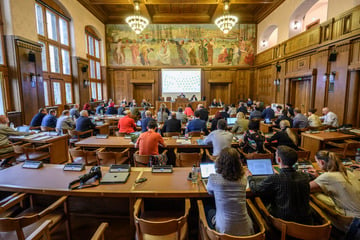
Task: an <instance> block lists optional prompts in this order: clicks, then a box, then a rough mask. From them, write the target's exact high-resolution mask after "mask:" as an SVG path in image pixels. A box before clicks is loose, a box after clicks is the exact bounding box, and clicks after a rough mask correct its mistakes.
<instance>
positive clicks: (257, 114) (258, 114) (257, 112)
mask: <svg viewBox="0 0 360 240" xmlns="http://www.w3.org/2000/svg"><path fill="white" fill-rule="evenodd" d="M261 118H262V113H261V111H260V109H259V108H258V107H255V109H254V111H252V112H251V113H250V117H249V119H250V120H251V119H261Z"/></svg>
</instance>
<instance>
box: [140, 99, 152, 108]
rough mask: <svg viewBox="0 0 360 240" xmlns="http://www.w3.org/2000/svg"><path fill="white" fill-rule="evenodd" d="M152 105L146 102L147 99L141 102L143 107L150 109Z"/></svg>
mask: <svg viewBox="0 0 360 240" xmlns="http://www.w3.org/2000/svg"><path fill="white" fill-rule="evenodd" d="M150 105H151V104H150V103H149V102H148V101H146V99H145V98H144V99H143V100H142V101H141V107H150Z"/></svg>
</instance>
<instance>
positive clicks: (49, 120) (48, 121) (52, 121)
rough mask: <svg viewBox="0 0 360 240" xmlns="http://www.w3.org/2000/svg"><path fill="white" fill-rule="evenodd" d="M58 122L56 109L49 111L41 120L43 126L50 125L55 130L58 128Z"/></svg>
mask: <svg viewBox="0 0 360 240" xmlns="http://www.w3.org/2000/svg"><path fill="white" fill-rule="evenodd" d="M56 122H57V118H56V110H55V109H51V110H50V111H49V114H48V115H46V116H45V117H44V118H43V120H42V121H41V126H42V127H49V128H53V130H55V128H56Z"/></svg>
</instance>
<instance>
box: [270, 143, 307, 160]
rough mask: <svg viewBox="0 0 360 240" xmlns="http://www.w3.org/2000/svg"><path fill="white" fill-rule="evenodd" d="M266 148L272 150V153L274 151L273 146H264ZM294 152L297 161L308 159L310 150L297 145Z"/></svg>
mask: <svg viewBox="0 0 360 240" xmlns="http://www.w3.org/2000/svg"><path fill="white" fill-rule="evenodd" d="M266 148H268V149H269V150H270V152H272V153H273V154H274V153H275V152H276V147H275V146H266ZM296 153H297V155H298V161H299V162H303V161H308V160H309V159H310V153H311V152H310V151H308V150H306V149H305V148H302V147H298V150H296Z"/></svg>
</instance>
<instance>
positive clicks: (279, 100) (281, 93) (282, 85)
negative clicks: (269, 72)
mask: <svg viewBox="0 0 360 240" xmlns="http://www.w3.org/2000/svg"><path fill="white" fill-rule="evenodd" d="M279 64H280V66H281V69H280V72H278V73H277V78H278V79H280V87H279V92H277V95H276V99H275V102H276V103H285V89H286V88H285V86H286V82H285V68H286V63H285V62H279Z"/></svg>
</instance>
